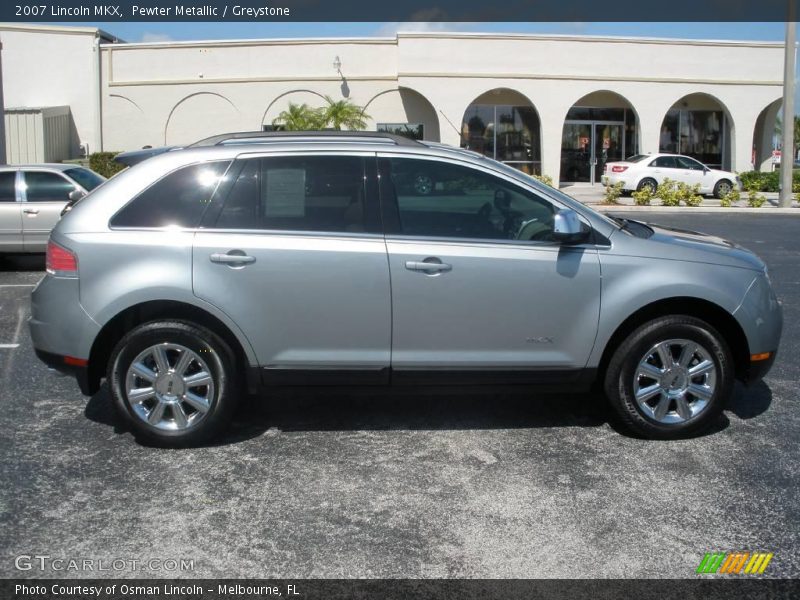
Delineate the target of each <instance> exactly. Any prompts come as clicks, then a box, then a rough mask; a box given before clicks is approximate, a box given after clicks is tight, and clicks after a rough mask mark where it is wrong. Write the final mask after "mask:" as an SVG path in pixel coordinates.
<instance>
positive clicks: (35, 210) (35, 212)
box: [22, 208, 39, 215]
mask: <svg viewBox="0 0 800 600" xmlns="http://www.w3.org/2000/svg"><path fill="white" fill-rule="evenodd" d="M22 212H24V213H25V214H26V215H38V214H39V209H38V208H23V209H22Z"/></svg>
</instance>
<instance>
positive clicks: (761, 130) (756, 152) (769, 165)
mask: <svg viewBox="0 0 800 600" xmlns="http://www.w3.org/2000/svg"><path fill="white" fill-rule="evenodd" d="M782 104H783V101H782V100H781V99H780V98H779V99H777V100H775V101H774V102H772V103H770V104H769V105H768V106H767V107H765V108H764V110H762V111H761V112H760V113H759V115H758V118H757V119H756V125H755V128H754V130H753V168H754V169H755V170H756V171H773V170H774V169H775V167H776V165H777V164H778V162H777V156H778V155H777V154H776V153H775V151H776V150H777V149H778V142H779V140H778V136H777V132H776V129H775V126H776V124H777V120H778V113H779V112H780V110H781V105H782Z"/></svg>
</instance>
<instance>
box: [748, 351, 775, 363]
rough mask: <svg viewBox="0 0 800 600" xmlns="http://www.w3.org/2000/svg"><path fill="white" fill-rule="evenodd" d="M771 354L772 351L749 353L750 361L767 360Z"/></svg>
mask: <svg viewBox="0 0 800 600" xmlns="http://www.w3.org/2000/svg"><path fill="white" fill-rule="evenodd" d="M770 356H772V352H762V353H761V354H751V355H750V362H758V361H760V360H767V359H768V358H769V357H770Z"/></svg>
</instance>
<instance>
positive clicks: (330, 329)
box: [31, 142, 780, 370]
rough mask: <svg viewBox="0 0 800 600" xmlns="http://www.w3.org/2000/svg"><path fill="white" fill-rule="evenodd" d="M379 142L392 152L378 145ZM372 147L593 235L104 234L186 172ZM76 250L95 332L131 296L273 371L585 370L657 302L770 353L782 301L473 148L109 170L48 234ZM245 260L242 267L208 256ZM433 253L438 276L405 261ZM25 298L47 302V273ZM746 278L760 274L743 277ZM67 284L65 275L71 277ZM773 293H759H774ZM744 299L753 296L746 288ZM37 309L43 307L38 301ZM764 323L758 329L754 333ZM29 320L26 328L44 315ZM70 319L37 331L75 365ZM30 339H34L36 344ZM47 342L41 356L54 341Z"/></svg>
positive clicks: (741, 253) (326, 149) (711, 258)
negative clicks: (551, 208)
mask: <svg viewBox="0 0 800 600" xmlns="http://www.w3.org/2000/svg"><path fill="white" fill-rule="evenodd" d="M385 150H390V151H388V152H386V151H385ZM332 152H345V153H359V154H364V153H368V154H370V155H371V156H376V155H381V156H386V155H392V156H413V157H415V158H424V159H428V160H440V161H447V162H454V163H458V164H460V165H465V166H469V167H471V168H475V169H480V170H483V171H487V172H490V173H492V174H493V175H495V176H496V177H500V178H503V179H506V180H508V181H510V182H513V183H515V184H516V185H521V186H524V187H527V188H529V189H531V190H533V191H535V192H536V193H537V194H539V195H540V196H543V197H546V198H548V199H549V200H550V201H551V202H552V203H553V204H554V205H555V206H557V207H562V208H571V209H573V210H575V211H576V212H577V213H578V214H579V215H580V217H581V219H582V220H583V221H584V222H585V223H586V224H587V225H588V226H590V227H591V229H592V230H593V232H594V233H593V235H594V237H593V240H592V242H591V243H586V244H582V245H579V246H559V245H557V244H552V243H549V244H548V243H536V242H531V243H517V242H514V241H513V240H512V241H505V240H503V241H497V242H493V241H487V240H453V239H451V240H441V239H438V240H434V239H420V238H408V237H403V236H394V235H387V236H382V235H373V234H353V235H350V234H346V235H332V234H324V235H317V234H310V233H308V232H288V231H281V232H265V231H242V230H236V231H230V232H228V231H221V230H207V229H197V230H186V229H170V230H167V229H137V230H121V229H117V230H114V229H111V228H110V227H109V221H110V219H111V217H112V216H113V215H114V214H115V213H116V212H117V211H119V210H120V208H121V207H122V206H124V205H125V204H126V203H127V202H128V201H129V200H130V199H131V198H134V197H135V196H137V195H138V194H139V192H141V191H142V190H143V189H145V188H146V187H148V186H149V185H151V184H152V183H153V182H154V181H156V180H158V179H160V178H161V177H163V176H164V175H166V174H167V173H169V172H171V171H173V170H175V169H177V168H180V167H183V166H186V165H188V164H193V163H198V162H204V161H213V160H233V159H235V158H237V157H255V156H264V155H274V154H281V155H286V154H293V153H315V154H318V153H332ZM53 238H54V239H55V240H56V241H58V243H60V244H62V245H64V246H65V247H67V248H69V249H71V250H72V251H74V252H75V253H76V254H77V257H78V263H79V273H80V291H79V294H80V303H81V306H82V310H83V311H84V312H85V313H86V315H87V316H88V317H89V320H90V321H91V323H93V324H94V325H91V326H90V327H89V330H90V331H94V330H95V328H96V327H102V326H103V325H105V324H106V323H108V322H109V321H110V320H111V319H112V318H113V317H114V316H116V315H117V314H119V313H120V312H121V311H123V310H125V309H127V308H129V307H131V306H135V305H137V304H140V303H144V302H149V301H157V300H173V301H176V302H183V303H186V304H190V305H193V306H196V307H198V308H202V309H203V310H206V311H207V312H208V313H210V314H212V315H213V316H215V317H216V318H218V319H219V320H220V321H222V322H223V323H224V324H225V325H226V326H227V327H228V328H229V329H230V331H231V332H232V333H233V335H234V336H235V337H236V338H237V339H238V340H239V342H240V343H241V346H242V348H243V349H244V352H245V354H246V357H247V360H248V362H249V363H250V366H253V367H256V366H260V367H268V368H277V369H305V368H308V369H326V368H329V369H380V368H385V367H386V366H389V365H391V366H392V367H393V368H396V369H398V370H403V369H409V370H413V369H423V370H424V369H445V368H451V369H478V370H480V369H518V368H534V369H556V370H565V369H581V368H584V367H590V368H591V367H596V366H597V365H598V364H599V363H600V359H601V356H602V354H603V351H604V349H605V347H606V345H607V343H608V341H609V339H611V336H612V335H613V333H614V331H615V330H616V329H617V328H618V327H619V325H620V324H621V323H623V322H624V321H625V319H627V318H628V316H630V315H631V314H633V313H634V312H636V311H637V310H639V309H640V308H642V307H644V306H647V305H648V304H650V303H652V302H656V301H659V300H663V299H669V298H676V297H689V298H698V299H702V300H706V301H708V302H712V303H714V304H715V305H717V306H719V307H721V308H722V309H724V310H725V311H727V312H728V313H730V314H733V315H734V317H735V318H736V319H737V321H738V322H739V323H740V324H741V325H742V329H743V331H744V332H745V334H746V336H747V340H748V343H749V345H750V347H751V349H753V351H757V350H763V351H774V350H775V349H777V344H778V339H779V334H780V308H779V306H778V305H777V302H774V296H772V297H770V295H769V294H771V290H769V292H767V291H765V290H764V288H763V286H764V285H766V284H764V283H763V281H765V279H764V277H763V273H764V265H763V263H762V262H761V261H760V260H759V259H758V258H757V257H756V256H755V255H753V254H752V253H750V252H749V251H746V250H744V249H741V248H737V247H734V246H733V245H731V244H728V243H726V242H724V241H721V240H716V239H712V238H709V237H707V236H700V235H698V234H692V233H686V232H674V231H668V230H656V231H655V233H654V234H653V236H652V237H650V238H649V239H643V238H639V237H635V236H633V235H630V234H628V233H627V232H625V231H623V230H622V229H620V227H619V225H618V224H617V223H615V222H613V221H612V220H611V219H609V218H608V217H606V216H604V215H601V214H599V213H596V212H595V211H593V210H592V209H590V208H588V207H586V206H584V205H582V204H581V203H580V202H578V201H576V200H574V199H572V198H570V197H568V196H566V195H565V194H563V193H561V192H559V191H558V190H555V189H553V188H550V187H548V186H546V185H543V184H541V183H539V182H536V181H534V180H533V179H532V178H531V177H529V176H527V175H525V174H524V173H521V172H519V171H516V170H514V169H512V168H511V167H507V166H506V165H502V164H500V163H496V162H494V161H491V160H489V159H486V158H483V157H481V156H479V155H475V154H474V153H471V152H468V151H463V150H460V149H451V148H446V147H442V146H436V145H434V146H432V147H430V148H422V147H416V146H403V147H401V146H397V147H392V148H390V149H388V148H376V145H375V144H359V143H348V142H326V143H325V144H316V143H310V142H309V143H299V142H297V143H290V142H287V143H271V144H264V145H262V146H259V145H257V144H254V145H245V144H238V145H222V146H209V147H202V148H192V149H185V150H179V151H174V152H168V153H165V154H162V155H159V156H156V157H153V158H151V159H148V160H147V161H144V162H142V163H140V164H138V165H136V166H134V167H132V168H130V169H128V170H127V171H125V172H122V173H120V174H119V175H117V176H115V177H114V178H113V179H111V180H109V181H108V182H107V183H105V184H104V185H103V186H102V187H100V188H98V189H97V190H96V191H95V192H93V193H92V194H91V195H90V196H88V197H87V198H86V199H85V200H83V201H82V202H81V203H80V204H79V205H77V206H76V208H75V209H74V210H72V211H71V212H69V213H68V214H66V215H65V216H64V217H63V218H62V219H61V220H60V222H59V223H58V225H57V226H56V228H55V231H54V233H53ZM230 250H241V251H242V252H245V253H247V254H248V255H252V256H253V257H254V258H255V262H253V263H252V264H249V265H247V266H245V267H244V268H234V267H231V266H228V265H225V264H217V263H212V262H211V261H210V260H209V257H210V255H211V254H214V253H220V252H221V253H226V252H229V251H230ZM432 257H435V258H438V259H439V260H441V261H442V262H445V263H448V264H449V265H450V266H451V269H450V270H448V271H444V272H441V273H438V274H435V275H430V274H427V273H425V272H419V271H415V270H414V269H409V268H407V266H406V262H410V263H415V262H420V261H424V260H425V259H426V258H432ZM48 277H49V278H50V279H52V280H53V281H52V282H50V283H48V284H47V285H40V287H39V288H38V289H37V290H36V292H35V293H34V296H35V297H36V296H38V295H40V294H50V293H55V292H54V290H55V288H56V287H57V286H56V283H55V281H57V278H54V277H52V276H48ZM754 280H755V282H754ZM65 285H69V286H72V285H74V284H73V283H72V282H70V283H69V284H65ZM767 287H768V285H767ZM748 290H749V291H748ZM35 300H36V302H35V305H34V306H35V307H36V306H42V307H44V306H52V304H49V303H45V302H44V300H43V299H38V298H35ZM759 319H761V320H764V321H766V322H765V323H760V324H759V323H758V321H759ZM46 320H47V319H42V318H41V315H40V314H39V312H38V309H35V310H34V320H33V321H32V322H31V329H32V331H33V330H34V329H36V328H37V327H38V323H39V322H44V321H46ZM83 326H84V325H83V324H82V323H81V322H79V321H77V320H76V321H75V322H71V321H69V320H59V321H58V322H57V323H55V322H53V321H52V320H50V321H49V322H48V327H52V328H56V329H59V332H58V333H50V334H48V335H47V336H44V335H43V334H41V333H38V332H37V333H35V334H34V339H35V340H39V342H41V343H43V344H44V343H47V344H51V343H52V348H53V350H52V351H54V352H55V351H56V350H55V349H56V348H57V351H58V352H59V353H63V354H67V355H70V356H77V357H82V358H86V357H88V356H89V350H90V347H91V346H90V344H89V343H88V342H87V341H86V338H87V336H86V335H85V334H84V333H82V332H79V331H78V329H80V328H81V327H83ZM39 347H40V346H38V345H37V348H39ZM41 349H43V350H46V351H50V348H49V347H46V346H42V347H41Z"/></svg>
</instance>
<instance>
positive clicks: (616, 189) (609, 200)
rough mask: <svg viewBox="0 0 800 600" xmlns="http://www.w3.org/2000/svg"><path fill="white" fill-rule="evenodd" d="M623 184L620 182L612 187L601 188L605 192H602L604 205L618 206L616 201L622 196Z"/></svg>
mask: <svg viewBox="0 0 800 600" xmlns="http://www.w3.org/2000/svg"><path fill="white" fill-rule="evenodd" d="M623 185H624V184H623V183H622V182H621V181H618V182H617V183H615V184H614V185H608V184H606V185H604V186H603V187H604V188H605V190H604V191H603V202H604V203H605V204H619V202H617V200H619V197H620V196H622V186H623Z"/></svg>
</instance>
